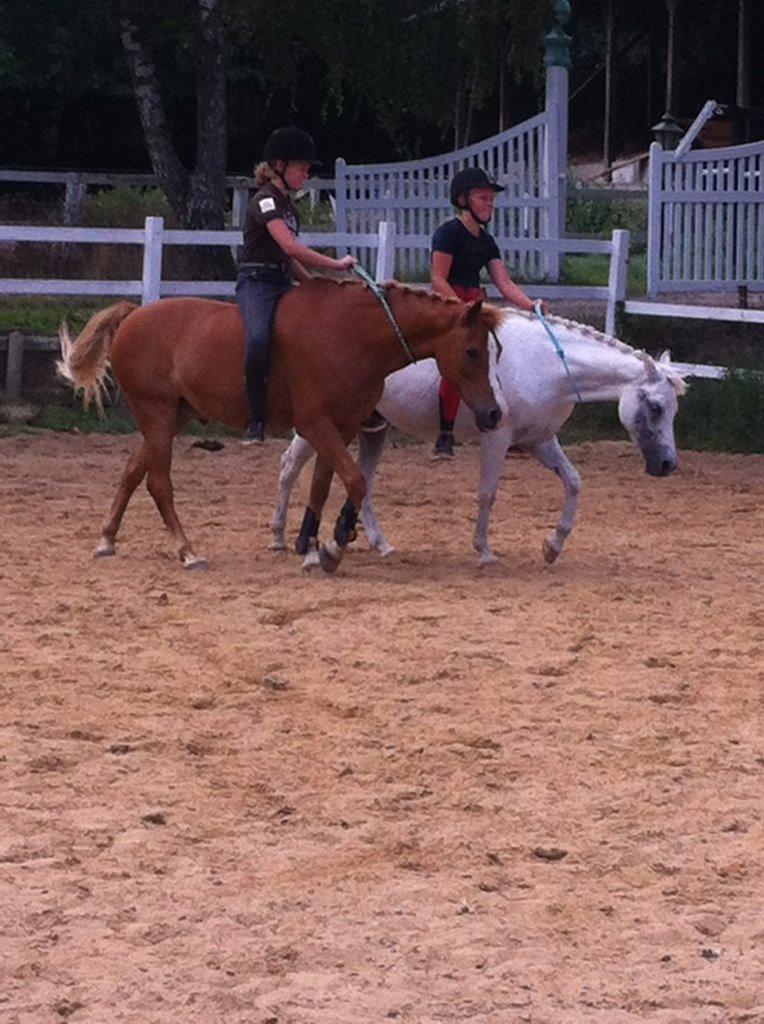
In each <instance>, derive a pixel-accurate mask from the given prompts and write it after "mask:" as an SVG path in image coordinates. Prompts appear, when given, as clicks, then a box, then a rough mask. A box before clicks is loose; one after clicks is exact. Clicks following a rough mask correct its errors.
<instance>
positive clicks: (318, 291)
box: [59, 278, 501, 572]
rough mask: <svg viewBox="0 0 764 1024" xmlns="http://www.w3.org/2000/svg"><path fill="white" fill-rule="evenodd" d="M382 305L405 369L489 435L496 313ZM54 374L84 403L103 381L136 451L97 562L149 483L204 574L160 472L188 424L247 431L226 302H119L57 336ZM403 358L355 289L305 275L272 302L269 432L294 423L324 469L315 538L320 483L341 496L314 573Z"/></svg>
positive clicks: (412, 301)
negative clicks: (434, 367)
mask: <svg viewBox="0 0 764 1024" xmlns="http://www.w3.org/2000/svg"><path fill="white" fill-rule="evenodd" d="M385 292H386V295H387V300H388V303H389V305H390V307H391V309H392V312H393V314H394V316H395V319H396V322H397V323H398V325H399V327H400V329H401V331H402V333H403V336H404V338H405V340H406V341H407V343H408V347H409V349H410V351H411V353H412V354H413V358H414V359H424V358H426V357H428V356H435V358H436V359H437V361H438V365H439V367H440V372H441V373H442V374H443V376H444V377H445V378H446V379H447V380H449V381H450V382H451V383H452V384H454V385H455V386H456V387H457V388H458V389H459V391H460V393H461V395H462V397H463V399H464V401H465V402H466V403H467V405H468V406H470V408H471V409H472V410H473V412H474V414H475V421H476V424H477V426H478V428H479V429H480V430H489V429H493V428H495V427H496V426H497V425H498V423H499V420H500V418H501V410H500V409H499V406H498V405H497V402H496V396H495V394H494V392H493V388H492V385H491V383H490V381H489V362H490V360H489V344H490V345H491V346H493V345H494V341H493V339H492V338H489V332H490V331H492V330H493V328H494V327H495V326H496V325H497V323H498V320H499V318H500V315H501V314H500V313H499V312H498V310H496V309H494V308H492V307H490V306H487V307H483V306H481V303H480V302H477V303H473V304H472V305H464V304H463V303H461V302H459V301H458V300H455V299H443V298H441V297H439V296H436V295H433V294H431V293H429V292H424V291H421V290H414V289H412V288H408V287H406V286H405V285H400V284H397V283H395V282H392V283H390V284H388V285H386V286H385ZM60 334H61V351H62V356H63V358H62V361H61V362H60V363H59V369H60V371H61V373H62V374H63V375H64V377H66V378H67V379H68V380H69V381H70V382H71V383H72V384H73V385H74V387H75V388H78V389H81V390H83V391H84V397H85V401H86V402H87V401H88V400H89V399H91V398H95V399H96V401H99V402H100V397H101V392H102V389H103V388H104V386H105V381H106V378H107V374H108V370H109V368H111V371H112V372H113V375H114V377H115V378H116V381H117V383H118V384H119V386H120V388H121V389H122V392H123V394H124V396H125V398H126V400H127V402H128V404H129V405H130V409H131V411H132V413H133V416H134V417H135V421H136V423H137V425H138V428H139V430H140V432H141V434H142V435H143V440H142V442H141V443H140V444H139V446H138V447H137V448H136V450H135V451H134V452H133V453H132V455H131V456H130V459H129V460H128V463H127V465H126V467H125V469H124V472H123V474H122V479H121V480H120V482H119V486H118V487H117V493H116V495H115V497H114V501H113V502H112V506H111V509H110V511H109V516H108V519H107V520H106V522H105V524H104V526H103V529H102V533H101V539H100V541H99V544H98V546H97V548H96V550H95V555H96V557H102V556H105V555H113V554H114V553H115V551H116V546H115V542H116V537H117V531H118V530H119V526H120V523H121V521H122V516H123V514H124V512H125V508H126V506H127V503H128V501H129V500H130V496H131V495H132V493H133V491H134V490H135V489H136V487H137V486H138V484H139V483H140V482H141V481H142V480H143V478H144V477H145V476H147V477H148V480H147V484H148V489H149V492H150V494H151V496H152V498H153V499H154V501H155V502H156V505H157V508H158V509H159V512H160V515H161V516H162V519H163V520H164V523H165V525H166V527H167V529H168V530H169V531H170V533H171V534H172V536H173V538H174V539H175V542H176V544H177V551H178V557H179V558H180V560H181V562H182V564H183V565H184V567H186V568H189V569H190V568H200V567H201V568H203V567H206V562H205V560H204V559H203V558H201V557H200V556H199V555H197V554H196V553H195V552H194V550H193V548H192V546H191V543H190V542H189V540H188V538H187V537H186V535H185V533H184V532H183V528H182V526H181V524H180V521H179V519H178V516H177V514H176V512H175V507H174V504H173V491H172V483H171V480H170V465H171V459H172V444H173V438H174V436H175V435H176V434H177V433H178V431H179V430H180V428H181V427H182V426H183V424H184V423H185V422H186V421H187V420H189V419H191V418H192V417H197V418H199V419H202V420H215V421H217V422H219V423H223V424H225V425H227V426H230V427H233V428H236V429H240V430H241V429H243V427H244V425H245V422H246V402H245V395H244V375H243V370H242V366H243V346H244V335H243V328H242V323H241V319H240V316H239V312H238V309H237V307H236V306H235V305H233V304H232V303H226V302H216V301H212V300H208V299H193V298H179V299H162V300H160V301H159V302H155V303H153V304H151V305H148V306H143V307H139V306H136V305H135V304H134V303H131V302H119V303H117V304H116V305H113V306H110V307H109V308H108V309H105V310H102V311H101V312H100V313H97V314H96V315H95V316H94V317H93V318H92V319H91V320H90V321H89V323H88V324H87V325H86V326H85V328H84V330H83V331H82V333H81V334H80V336H79V337H78V338H77V340H76V341H74V342H72V341H71V340H70V338H69V336H68V333H67V331H66V327H65V326H64V327H62V329H61V332H60ZM408 361H409V358H408V355H407V353H406V352H405V351H404V349H403V347H402V346H401V345H400V343H399V341H398V340H397V338H396V335H395V333H394V331H393V329H392V326H391V324H390V322H389V320H388V318H387V316H386V314H385V312H384V310H383V309H382V307H381V305H380V303H379V301H378V300H377V298H376V297H375V296H374V295H373V294H372V293H371V292H370V291H369V290H368V289H367V288H366V286H365V285H363V284H361V283H357V282H353V281H334V280H331V279H326V278H315V279H313V280H312V281H310V282H308V283H306V284H302V285H300V287H298V288H294V289H293V290H292V291H291V292H288V293H287V294H286V295H285V296H284V297H283V298H282V299H281V301H280V302H279V305H278V307H277V311H276V316H275V318H274V324H273V345H272V356H271V368H270V377H269V381H268V394H267V421H268V426H269V428H270V429H272V430H274V431H278V432H283V431H285V430H287V429H288V428H289V427H291V426H294V427H296V428H297V430H298V431H299V432H300V434H301V435H302V436H303V437H305V438H306V439H307V440H308V441H310V444H311V445H312V446H313V448H315V449H316V451H317V452H318V455H319V458H320V460H321V461H322V463H323V464H325V466H326V468H327V472H326V473H325V474H323V475H321V474H319V475H318V476H317V478H316V481H315V483H314V486H313V488H312V489H311V494H310V503H309V510H310V516H311V517H312V520H311V521H312V522H313V523H314V531H313V533H314V536H316V535H317V533H318V523H319V520H320V518H321V512H322V509H323V505H324V502H325V501H326V498H327V495H328V489H329V485H328V481H329V480H330V479H331V473H332V472H336V473H337V474H338V475H339V476H340V478H341V480H342V482H343V484H344V485H345V489H346V491H347V501H346V503H345V505H344V506H343V509H342V512H341V513H340V516H339V518H338V520H337V525H336V528H335V532H334V543H332V542H330V543H329V544H328V545H322V547H321V551H320V555H321V564H322V565H323V567H324V568H325V569H326V570H327V571H329V572H331V571H333V570H334V569H336V567H337V565H338V564H339V561H340V559H341V558H342V555H343V553H344V549H345V546H346V544H347V542H348V538H349V537H350V536H351V535H352V533H353V531H354V527H355V522H356V517H357V514H358V512H359V510H360V508H361V503H362V501H363V498H364V494H365V491H366V484H365V482H364V478H363V474H362V473H361V472H360V470H359V469H358V466H357V465H356V463H355V462H354V461H353V459H352V458H351V456H350V454H349V452H348V450H347V445H348V444H349V442H350V441H351V439H352V438H353V437H354V436H355V435H356V433H357V432H358V429H359V427H360V425H361V423H362V422H363V421H364V420H365V419H366V418H367V417H368V416H370V415H371V413H372V411H373V410H374V407H375V406H376V404H377V402H378V400H379V398H380V397H381V395H382V388H383V384H384V379H385V377H386V376H387V375H388V374H389V373H392V372H393V371H394V370H398V369H400V368H401V367H402V366H404V365H405V364H406V363H407V362H408Z"/></svg>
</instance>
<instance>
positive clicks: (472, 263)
mask: <svg viewBox="0 0 764 1024" xmlns="http://www.w3.org/2000/svg"><path fill="white" fill-rule="evenodd" d="M503 191H504V187H503V185H497V184H496V182H495V181H493V180H492V179H491V178H489V177H488V175H487V174H486V172H485V171H484V170H482V169H481V168H480V167H465V168H464V170H462V171H458V172H457V173H456V174H455V175H454V177H453V179H452V180H451V187H450V196H451V202H452V203H453V205H454V206H455V207H456V209H457V210H458V211H459V212H458V214H457V216H456V217H454V218H453V220H449V221H446V223H445V224H441V226H440V227H439V228H438V230H437V231H436V232H435V234H434V236H433V239H432V265H431V271H430V279H431V284H432V290H433V291H435V292H438V293H439V294H440V295H451V296H454V297H456V298H457V299H462V300H463V301H464V302H474V300H475V299H478V298H481V297H482V295H483V294H484V293H483V292H482V291H481V288H480V271H481V270H482V269H483V268H484V267H485V268H487V270H488V274H489V276H490V278H491V280H492V281H493V283H494V284H495V285H496V287H497V288H498V290H499V292H500V294H501V295H502V297H503V298H504V299H506V300H507V302H511V303H512V305H513V306H518V307H519V308H520V309H528V310H531V309H533V303H532V302H531V300H530V299H529V298H528V296H527V295H526V294H525V292H524V291H523V290H522V288H519V287H518V286H517V285H516V284H515V283H514V281H513V280H512V278H511V277H510V276H509V274H508V273H507V270H506V268H505V266H504V264H503V263H502V261H501V253H500V252H499V247H498V246H497V244H496V242H495V241H494V239H493V238H492V237H491V235H490V234H489V233H488V232H487V231H486V229H485V225H486V224H487V223H488V222H489V221H490V219H491V216H492V214H493V200H494V194H495V193H496V192H503ZM438 398H439V412H440V433H439V435H438V439H437V441H436V442H435V450H434V452H433V454H434V455H435V456H436V457H437V458H441V459H452V458H453V457H454V421H455V420H456V414H457V411H458V409H459V402H460V401H461V396H460V395H459V392H458V391H457V390H456V388H454V387H452V386H451V385H450V384H449V383H448V381H447V380H441V382H440V391H439V394H438Z"/></svg>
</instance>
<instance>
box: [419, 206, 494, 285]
mask: <svg viewBox="0 0 764 1024" xmlns="http://www.w3.org/2000/svg"><path fill="white" fill-rule="evenodd" d="M432 251H433V252H445V253H448V255H449V256H451V257H453V260H452V263H451V269H450V270H449V272H448V283H449V284H458V285H461V286H462V288H477V287H478V285H479V284H480V271H481V270H482V269H483V267H486V266H488V264H489V263H490V262H491V260H500V259H501V253H500V252H499V247H498V245H497V244H496V242H495V241H494V239H493V238H492V237H491V235H489V234H488V232H487V231H486V230H485V228H481V229H480V233H479V234H478V235H477V236H475V235H473V234H472V233H471V232H470V231H468V230H467V228H465V226H464V225H463V224H462V222H461V221H460V220H459V218H458V217H454V219H453V220H448V221H446V223H445V224H441V225H440V227H439V228H438V230H437V231H436V232H435V234H434V235H433V238H432Z"/></svg>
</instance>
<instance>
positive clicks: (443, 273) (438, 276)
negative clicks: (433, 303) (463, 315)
mask: <svg viewBox="0 0 764 1024" xmlns="http://www.w3.org/2000/svg"><path fill="white" fill-rule="evenodd" d="M453 262H454V257H453V256H452V255H451V253H450V252H439V251H438V250H437V249H435V250H434V251H433V254H432V266H431V267H430V284H431V285H432V290H433V291H434V292H437V293H438V295H445V296H447V297H449V296H450V297H451V298H452V299H456V298H458V295H457V294H456V292H455V291H454V289H453V288H452V287H451V285H450V284H449V283H448V275H449V274H450V272H451V264H452V263H453Z"/></svg>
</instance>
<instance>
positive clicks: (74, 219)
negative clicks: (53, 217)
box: [64, 173, 88, 228]
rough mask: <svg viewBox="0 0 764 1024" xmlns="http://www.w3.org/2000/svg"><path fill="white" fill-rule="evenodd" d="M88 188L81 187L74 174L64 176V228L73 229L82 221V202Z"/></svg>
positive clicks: (78, 178) (77, 176) (77, 177)
mask: <svg viewBox="0 0 764 1024" xmlns="http://www.w3.org/2000/svg"><path fill="white" fill-rule="evenodd" d="M87 190H88V187H87V185H83V184H82V182H81V181H80V177H79V175H78V174H76V173H72V174H67V176H66V193H65V195H64V227H67V228H74V227H77V225H78V224H79V223H80V220H81V219H82V217H81V214H82V201H83V199H84V198H85V195H86V194H87Z"/></svg>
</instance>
